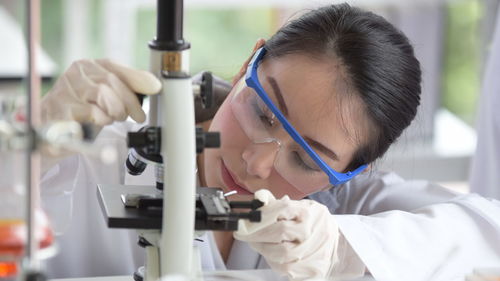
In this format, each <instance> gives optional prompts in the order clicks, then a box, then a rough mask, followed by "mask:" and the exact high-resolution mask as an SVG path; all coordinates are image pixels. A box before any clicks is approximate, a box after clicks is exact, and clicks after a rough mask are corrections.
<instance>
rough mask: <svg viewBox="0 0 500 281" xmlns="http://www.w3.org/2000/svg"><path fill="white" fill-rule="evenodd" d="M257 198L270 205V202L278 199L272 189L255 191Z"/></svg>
mask: <svg viewBox="0 0 500 281" xmlns="http://www.w3.org/2000/svg"><path fill="white" fill-rule="evenodd" d="M254 196H255V199H257V200H259V201H261V202H262V203H264V206H265V205H268V204H269V203H270V202H273V201H275V200H276V198H275V197H274V195H273V194H272V193H271V191H269V190H267V189H259V190H257V191H256V192H255V193H254Z"/></svg>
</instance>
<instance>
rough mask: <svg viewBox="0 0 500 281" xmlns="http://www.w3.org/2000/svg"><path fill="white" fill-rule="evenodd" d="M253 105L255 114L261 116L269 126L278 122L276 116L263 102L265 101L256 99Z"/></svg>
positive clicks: (262, 120)
mask: <svg viewBox="0 0 500 281" xmlns="http://www.w3.org/2000/svg"><path fill="white" fill-rule="evenodd" d="M252 106H253V108H254V111H255V114H256V115H257V116H258V117H259V119H260V121H261V122H262V123H264V125H265V126H267V127H272V126H273V125H274V124H275V122H276V120H275V119H276V116H275V115H274V114H273V113H272V112H271V110H269V108H268V107H267V106H265V105H264V104H263V102H261V103H259V102H258V101H257V99H254V100H253V102H252Z"/></svg>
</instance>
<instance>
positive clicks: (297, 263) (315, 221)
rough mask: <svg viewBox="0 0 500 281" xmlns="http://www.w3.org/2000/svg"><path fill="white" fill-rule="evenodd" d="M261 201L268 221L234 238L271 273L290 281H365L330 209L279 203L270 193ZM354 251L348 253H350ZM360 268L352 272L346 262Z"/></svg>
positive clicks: (244, 225) (244, 224)
mask: <svg viewBox="0 0 500 281" xmlns="http://www.w3.org/2000/svg"><path fill="white" fill-rule="evenodd" d="M255 198H256V199H258V200H260V201H262V202H264V206H263V207H261V208H260V211H261V212H262V220H261V222H259V223H252V222H249V221H246V220H240V221H239V226H238V231H236V232H235V233H234V238H236V239H238V240H242V241H246V242H248V243H249V244H250V246H251V247H252V248H253V249H254V250H256V251H257V252H258V253H260V254H261V255H262V256H263V257H264V258H265V259H266V261H267V263H268V264H269V266H271V268H272V269H273V270H275V271H277V272H279V273H282V274H286V275H288V278H290V280H306V279H314V278H318V279H327V280H332V279H337V278H344V277H347V276H349V277H353V276H362V275H363V274H364V271H365V267H364V264H363V263H362V262H361V261H360V260H359V259H352V258H351V257H352V256H354V257H357V256H356V255H355V254H354V253H353V251H352V249H351V248H350V246H348V243H347V242H346V241H345V239H343V236H342V235H341V233H340V232H339V228H338V226H337V223H336V221H335V218H334V217H333V216H332V215H331V214H330V212H329V211H328V209H327V208H326V207H325V206H324V205H321V204H319V203H317V202H316V201H312V200H300V201H297V200H290V198H289V197H288V196H284V197H283V198H281V199H275V198H274V196H273V195H272V194H271V192H269V191H268V190H259V191H257V192H256V193H255ZM346 250H348V251H346ZM344 258H347V259H348V260H352V261H354V262H355V264H354V267H353V265H348V266H346V265H345V264H344V262H343V261H342V260H341V259H344Z"/></svg>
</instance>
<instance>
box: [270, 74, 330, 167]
mask: <svg viewBox="0 0 500 281" xmlns="http://www.w3.org/2000/svg"><path fill="white" fill-rule="evenodd" d="M267 81H268V82H269V84H270V85H271V87H272V88H273V91H274V95H275V96H276V99H277V100H278V107H279V108H280V111H281V113H283V115H285V117H288V108H287V107H286V103H285V99H284V98H283V94H282V93H281V89H280V87H279V85H278V82H277V81H276V79H274V78H273V77H272V76H267ZM304 140H305V141H306V142H307V143H308V144H309V145H310V146H313V147H314V148H316V149H317V150H319V151H321V152H322V153H323V154H325V155H326V156H328V158H330V159H332V160H334V161H339V156H338V155H337V153H335V152H333V151H332V150H330V149H329V148H328V147H326V146H324V145H323V144H322V143H320V142H318V141H315V140H313V139H311V138H309V137H304Z"/></svg>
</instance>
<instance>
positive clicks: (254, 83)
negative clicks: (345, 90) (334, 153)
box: [245, 48, 367, 186]
mask: <svg viewBox="0 0 500 281" xmlns="http://www.w3.org/2000/svg"><path fill="white" fill-rule="evenodd" d="M265 53H266V50H265V49H264V48H260V49H259V50H257V52H256V53H255V55H254V56H253V58H252V60H251V61H250V63H249V64H248V67H247V72H246V75H245V82H246V84H247V86H248V87H250V88H252V89H253V90H254V91H255V92H256V93H257V95H258V96H259V97H260V98H261V99H262V101H263V102H264V103H265V104H266V105H267V107H268V108H269V109H270V110H271V111H272V113H273V114H274V115H275V116H276V117H277V118H278V120H279V121H280V122H281V124H282V126H283V128H284V129H285V130H286V131H287V132H288V134H289V135H290V136H291V137H292V138H293V140H294V141H295V142H297V143H298V144H299V145H300V146H301V147H302V148H303V149H304V150H305V151H306V153H307V154H308V155H309V156H310V157H311V159H313V161H314V162H315V163H316V164H317V165H318V167H320V168H321V170H323V171H324V172H325V173H326V174H327V175H328V179H329V182H330V184H331V185H334V186H335V185H339V184H342V183H345V182H347V181H349V180H350V179H352V178H353V177H355V176H356V175H358V174H359V173H361V172H362V171H363V170H365V169H366V167H367V165H366V164H365V165H361V166H360V167H359V168H357V169H356V170H354V171H349V172H347V173H339V172H337V171H335V170H333V169H332V168H331V167H330V166H328V164H326V163H325V162H324V161H323V160H322V159H321V157H320V156H319V155H318V154H317V153H316V152H315V151H314V150H313V149H312V148H311V147H310V146H309V144H308V143H307V142H306V141H305V140H304V139H303V138H302V137H301V136H300V134H299V133H298V132H297V130H295V128H294V127H293V126H292V125H291V124H290V122H288V120H287V119H286V118H285V116H284V115H283V114H282V113H281V111H280V110H279V109H278V108H277V107H276V106H275V105H274V103H273V102H272V101H271V99H270V98H269V96H268V95H267V93H266V92H265V90H264V88H263V87H262V85H261V84H260V82H259V78H258V75H257V68H258V67H259V62H260V61H261V60H262V58H263V57H264V55H265Z"/></svg>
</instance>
